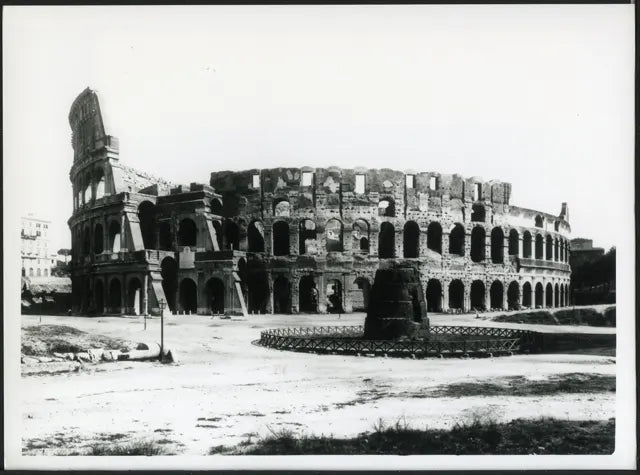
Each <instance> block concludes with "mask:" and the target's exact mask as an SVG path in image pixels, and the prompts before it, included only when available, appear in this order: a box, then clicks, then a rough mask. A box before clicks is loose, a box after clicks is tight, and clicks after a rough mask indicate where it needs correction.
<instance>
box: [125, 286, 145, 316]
mask: <svg viewBox="0 0 640 475" xmlns="http://www.w3.org/2000/svg"><path fill="white" fill-rule="evenodd" d="M127 313H130V314H131V315H141V314H142V285H141V284H140V280H138V279H136V278H133V279H131V280H130V281H129V287H128V289H127Z"/></svg>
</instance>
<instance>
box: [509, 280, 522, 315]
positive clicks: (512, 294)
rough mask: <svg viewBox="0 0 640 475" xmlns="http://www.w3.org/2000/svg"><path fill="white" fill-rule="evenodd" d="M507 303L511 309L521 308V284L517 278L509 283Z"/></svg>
mask: <svg viewBox="0 0 640 475" xmlns="http://www.w3.org/2000/svg"><path fill="white" fill-rule="evenodd" d="M507 305H508V307H509V310H518V309H519V308H520V286H519V285H518V283H517V282H516V281H515V280H514V281H513V282H511V283H510V284H509V287H508V289H507Z"/></svg>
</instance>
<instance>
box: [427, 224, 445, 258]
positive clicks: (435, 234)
mask: <svg viewBox="0 0 640 475" xmlns="http://www.w3.org/2000/svg"><path fill="white" fill-rule="evenodd" d="M427 248H429V249H431V250H432V251H434V252H437V253H438V254H442V226H440V223H438V222H435V221H434V222H432V223H430V224H429V227H428V228H427Z"/></svg>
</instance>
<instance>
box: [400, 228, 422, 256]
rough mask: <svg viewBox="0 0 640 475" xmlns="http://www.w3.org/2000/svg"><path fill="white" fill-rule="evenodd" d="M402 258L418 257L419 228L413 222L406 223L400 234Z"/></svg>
mask: <svg viewBox="0 0 640 475" xmlns="http://www.w3.org/2000/svg"><path fill="white" fill-rule="evenodd" d="M402 236H403V238H402V239H403V242H402V244H403V251H404V257H406V258H409V259H411V258H415V257H418V256H419V255H420V227H419V226H418V223H416V222H415V221H407V222H406V223H405V225H404V230H403V232H402Z"/></svg>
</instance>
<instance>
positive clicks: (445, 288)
mask: <svg viewBox="0 0 640 475" xmlns="http://www.w3.org/2000/svg"><path fill="white" fill-rule="evenodd" d="M450 283H451V281H448V280H443V281H441V285H442V311H443V312H446V311H447V310H449V284H450Z"/></svg>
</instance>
